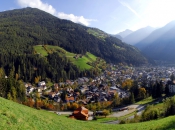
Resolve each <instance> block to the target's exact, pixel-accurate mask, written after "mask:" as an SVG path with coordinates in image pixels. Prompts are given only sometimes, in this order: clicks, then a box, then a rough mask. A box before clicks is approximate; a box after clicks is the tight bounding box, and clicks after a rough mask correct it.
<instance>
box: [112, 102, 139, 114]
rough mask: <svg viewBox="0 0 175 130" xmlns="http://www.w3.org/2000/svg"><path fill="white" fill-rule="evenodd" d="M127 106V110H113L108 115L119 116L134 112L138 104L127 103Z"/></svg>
mask: <svg viewBox="0 0 175 130" xmlns="http://www.w3.org/2000/svg"><path fill="white" fill-rule="evenodd" d="M127 107H128V110H124V111H118V112H113V113H112V114H111V115H109V117H121V116H125V115H128V114H130V113H132V112H134V111H135V110H136V109H137V108H139V107H140V105H135V104H133V105H129V106H127Z"/></svg>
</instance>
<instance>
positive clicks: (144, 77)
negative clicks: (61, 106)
mask: <svg viewBox="0 0 175 130" xmlns="http://www.w3.org/2000/svg"><path fill="white" fill-rule="evenodd" d="M174 74H175V68H172V67H124V66H120V67H119V66H117V67H116V66H115V65H111V66H110V68H108V69H107V70H105V71H104V72H103V73H102V74H101V75H100V76H98V77H95V78H94V79H92V78H88V77H81V78H78V79H76V80H74V81H73V80H66V82H60V83H54V84H53V86H47V85H46V84H47V83H46V82H45V81H40V82H39V83H38V85H37V86H35V87H34V86H32V85H31V84H30V83H25V87H26V95H28V96H29V95H31V94H34V93H36V92H37V93H39V94H40V97H44V98H48V99H49V100H53V101H54V102H58V103H59V102H60V101H62V102H63V103H68V102H77V103H80V102H81V103H82V104H84V105H87V104H89V103H93V102H103V101H112V100H113V97H114V95H115V94H116V93H117V94H118V95H119V97H120V98H125V97H129V96H130V92H129V91H128V90H127V89H126V88H125V89H124V88H123V86H122V83H123V82H124V81H126V80H137V81H138V85H142V83H143V82H144V83H146V86H147V87H149V83H150V82H155V81H157V80H158V81H160V80H162V81H163V83H164V84H166V82H167V81H168V80H170V77H171V76H172V75H174ZM65 90H66V91H65ZM63 91H64V92H63ZM63 93H64V95H66V96H65V99H64V98H63V96H61V95H63ZM46 95H47V97H46Z"/></svg>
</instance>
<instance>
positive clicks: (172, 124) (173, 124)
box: [157, 121, 175, 130]
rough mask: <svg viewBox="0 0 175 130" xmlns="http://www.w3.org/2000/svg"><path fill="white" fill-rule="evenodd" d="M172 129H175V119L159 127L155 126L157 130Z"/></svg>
mask: <svg viewBox="0 0 175 130" xmlns="http://www.w3.org/2000/svg"><path fill="white" fill-rule="evenodd" d="M172 129H175V121H171V122H169V123H168V124H167V125H165V126H163V127H161V128H157V130H172Z"/></svg>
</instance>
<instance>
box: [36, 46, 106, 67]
mask: <svg viewBox="0 0 175 130" xmlns="http://www.w3.org/2000/svg"><path fill="white" fill-rule="evenodd" d="M34 50H35V51H36V53H38V54H40V55H41V56H48V54H49V53H53V52H57V53H58V54H59V55H60V56H66V57H67V58H68V59H69V60H70V61H71V62H72V63H73V64H74V65H76V66H77V67H79V68H80V69H81V70H84V69H90V68H92V67H93V66H92V65H90V64H91V63H94V62H96V60H97V57H96V56H95V55H93V54H91V53H89V52H87V53H86V54H85V55H80V54H75V53H71V52H68V51H66V50H65V49H63V48H61V47H59V46H52V45H44V46H42V45H36V46H34ZM87 63H90V64H87ZM102 64H105V61H104V60H100V62H98V63H97V66H98V67H99V68H100V66H101V65H102Z"/></svg>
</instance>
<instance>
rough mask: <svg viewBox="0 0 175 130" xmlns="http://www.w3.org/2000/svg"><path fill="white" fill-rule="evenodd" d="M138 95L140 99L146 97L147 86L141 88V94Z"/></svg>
mask: <svg viewBox="0 0 175 130" xmlns="http://www.w3.org/2000/svg"><path fill="white" fill-rule="evenodd" d="M138 97H139V98H140V99H144V98H146V90H145V88H143V87H141V88H139V95H138Z"/></svg>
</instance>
